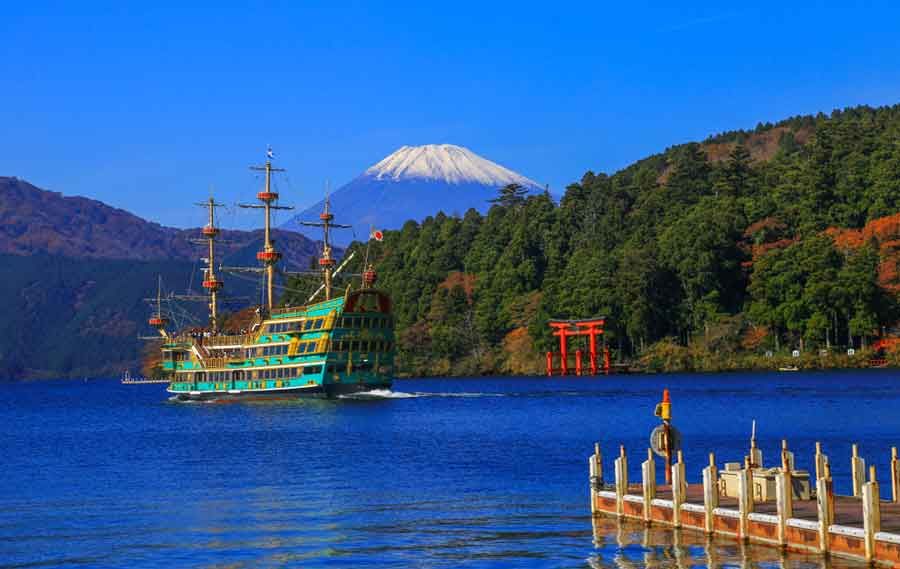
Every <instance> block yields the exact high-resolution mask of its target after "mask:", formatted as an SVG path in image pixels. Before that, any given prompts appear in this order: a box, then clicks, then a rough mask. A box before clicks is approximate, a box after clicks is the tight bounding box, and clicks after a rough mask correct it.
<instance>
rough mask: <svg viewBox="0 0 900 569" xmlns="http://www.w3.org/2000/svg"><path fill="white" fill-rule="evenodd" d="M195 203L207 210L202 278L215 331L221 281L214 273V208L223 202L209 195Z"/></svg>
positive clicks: (215, 236) (222, 205) (211, 326)
mask: <svg viewBox="0 0 900 569" xmlns="http://www.w3.org/2000/svg"><path fill="white" fill-rule="evenodd" d="M195 205H198V206H200V207H205V208H206V209H207V210H208V212H209V218H208V221H207V223H206V225H205V226H204V227H203V230H202V233H203V237H204V238H205V239H206V241H207V244H208V247H209V250H208V255H209V256H208V258H207V260H206V264H207V269H206V277H205V278H204V279H203V288H205V289H206V290H207V291H209V326H210V330H211V331H212V332H215V331H216V330H217V328H218V321H219V319H218V316H219V300H218V294H219V291H220V290H221V289H222V284H223V283H222V281H221V280H220V279H219V278H218V277H217V275H216V248H215V242H216V238H217V237H218V236H219V233H220V231H219V228H218V227H216V215H215V213H216V208H217V207H224V206H225V204H221V203H217V202H216V201H215V200H214V199H213V197H212V195H210V196H209V199H208V200H207V201H205V202H200V203H197V204H195Z"/></svg>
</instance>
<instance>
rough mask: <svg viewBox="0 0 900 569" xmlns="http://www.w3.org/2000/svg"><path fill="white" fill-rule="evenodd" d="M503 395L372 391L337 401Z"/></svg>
mask: <svg viewBox="0 0 900 569" xmlns="http://www.w3.org/2000/svg"><path fill="white" fill-rule="evenodd" d="M504 395H505V394H504V393H467V392H446V393H433V392H427V391H415V392H413V393H407V392H404V391H392V390H390V389H373V390H372V391H360V392H359V393H347V394H344V395H339V396H338V399H418V398H421V397H503V396H504Z"/></svg>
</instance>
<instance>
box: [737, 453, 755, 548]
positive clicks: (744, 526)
mask: <svg viewBox="0 0 900 569" xmlns="http://www.w3.org/2000/svg"><path fill="white" fill-rule="evenodd" d="M752 477H753V469H752V468H751V467H750V457H749V456H748V457H746V459H745V460H744V468H742V469H741V470H740V471H738V496H737V499H738V512H739V513H740V538H741V540H743V541H746V540H747V534H748V522H749V519H748V518H747V516H748V515H750V512H752V511H753V488H752V486H751V480H752Z"/></svg>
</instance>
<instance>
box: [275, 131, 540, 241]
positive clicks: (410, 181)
mask: <svg viewBox="0 0 900 569" xmlns="http://www.w3.org/2000/svg"><path fill="white" fill-rule="evenodd" d="M507 184H519V185H520V186H523V187H524V188H526V189H527V190H529V191H531V192H539V191H541V187H540V186H539V185H538V184H537V183H536V182H534V181H532V180H530V179H528V178H526V177H525V176H522V175H521V174H517V173H516V172H513V171H512V170H509V169H507V168H504V167H503V166H500V165H499V164H495V163H494V162H491V161H490V160H487V159H485V158H482V157H481V156H478V155H477V154H475V153H474V152H472V151H471V150H469V149H467V148H463V147H461V146H454V145H451V144H429V145H425V146H404V147H402V148H400V149H399V150H397V151H396V152H394V153H393V154H391V155H390V156H388V157H387V158H385V159H383V160H381V161H380V162H378V163H377V164H375V165H374V166H372V167H370V168H369V169H367V170H366V171H365V172H364V173H363V174H361V175H360V176H358V177H357V178H355V179H354V180H352V181H351V182H349V183H348V184H346V185H344V186H342V187H341V188H339V189H338V190H337V191H335V192H334V193H333V194H332V195H331V206H332V210H333V211H334V213H335V215H336V216H337V219H336V221H337V222H339V223H346V224H350V225H353V231H352V232H351V231H344V232H336V236H335V239H336V242H337V243H340V244H347V243H349V242H350V241H353V240H354V238H356V239H360V240H363V239H366V238H368V235H369V230H370V228H371V227H375V228H377V229H398V228H400V227H401V226H402V225H403V224H404V223H405V222H406V221H408V220H410V219H413V220H416V221H421V220H423V219H425V218H426V217H428V216H429V215H434V214H436V213H437V212H438V211H444V212H447V213H458V214H460V215H462V214H464V213H465V212H466V211H467V210H469V209H475V210H477V211H480V212H486V211H487V209H488V208H489V207H490V205H491V204H490V202H489V200H491V199H492V198H494V197H496V196H497V190H498V189H499V188H501V187H503V186H505V185H507ZM323 205H324V200H323V201H322V202H319V203H317V204H315V205H314V206H312V207H310V208H309V209H307V210H305V211H303V212H301V213H300V214H299V215H297V216H295V217H293V218H291V220H290V221H288V222H287V223H285V224H284V225H282V228H284V229H290V230H294V231H301V232H305V233H306V234H307V235H315V234H314V233H309V231H308V230H307V229H305V228H304V227H303V226H301V225H300V223H299V222H300V221H303V220H312V221H314V220H317V219H318V216H319V213H321V211H322V207H323Z"/></svg>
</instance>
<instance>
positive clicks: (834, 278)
mask: <svg viewBox="0 0 900 569" xmlns="http://www.w3.org/2000/svg"><path fill="white" fill-rule="evenodd" d="M898 211H900V106H894V107H885V108H870V107H858V108H852V109H846V110H842V111H835V112H834V113H832V114H831V115H830V116H827V115H822V114H820V115H818V116H804V117H796V118H791V119H788V120H785V121H782V122H780V123H777V124H761V125H759V126H757V128H756V129H755V130H753V131H735V132H728V133H725V134H722V135H718V136H715V137H712V138H709V139H707V140H705V141H703V142H702V143H690V144H684V145H679V146H675V147H672V148H669V149H667V150H666V151H665V152H663V153H661V154H657V155H654V156H651V157H649V158H646V159H644V160H641V161H639V162H637V163H635V164H633V165H631V166H629V167H627V168H625V169H623V170H621V171H619V172H617V173H615V174H613V175H606V174H595V173H594V172H587V173H585V174H584V175H583V176H582V177H581V180H580V181H579V182H577V183H573V184H571V185H570V186H568V187H567V188H566V191H565V195H564V196H562V197H561V199H560V200H559V202H558V203H557V202H556V201H555V200H554V199H553V197H552V196H551V195H550V194H549V193H544V194H540V195H527V194H526V193H525V192H524V191H523V190H522V189H521V188H517V187H515V186H509V187H506V188H503V189H502V190H501V191H500V192H499V194H498V196H497V199H496V200H495V202H494V205H493V207H492V208H491V209H490V211H489V212H488V213H487V214H486V215H484V216H483V215H480V214H479V213H477V212H476V211H474V210H470V211H468V212H465V213H462V214H461V212H447V213H446V214H445V213H440V214H438V215H436V216H434V217H429V218H427V219H425V220H424V221H422V222H421V223H416V222H414V221H409V222H407V223H406V224H405V225H404V226H403V228H402V229H400V230H398V231H388V232H386V235H385V239H384V241H383V242H381V243H376V242H373V243H370V244H368V245H366V244H361V243H355V244H353V245H352V246H351V248H355V249H357V250H358V251H359V254H358V255H357V259H356V261H357V264H358V265H359V264H360V263H361V262H362V260H363V259H365V258H366V255H367V254H368V257H369V258H370V260H375V261H376V266H377V268H378V272H379V286H380V287H382V288H384V289H386V290H388V291H389V292H390V293H391V294H392V295H393V298H394V302H395V310H396V318H397V329H398V334H399V338H400V341H399V345H400V350H401V352H400V365H401V369H402V370H404V372H405V373H410V374H424V375H433V374H477V373H497V372H506V373H532V372H539V371H540V370H541V369H542V368H543V356H542V354H543V353H544V352H545V351H546V350H548V349H554V342H553V338H552V337H551V336H550V335H549V330H548V328H547V325H546V323H547V320H548V319H549V318H551V317H552V318H585V317H592V316H597V315H605V316H606V317H607V318H608V324H607V333H606V342H607V345H608V346H609V347H610V348H611V349H612V353H613V357H614V359H617V360H634V361H642V362H643V363H644V364H645V365H647V366H649V367H651V368H654V367H656V368H664V369H723V368H728V367H741V366H744V365H746V361H747V360H746V358H748V357H761V355H762V354H765V353H766V352H771V354H772V355H774V356H775V357H778V356H779V355H781V354H785V353H789V352H790V351H792V350H801V351H802V352H803V353H804V354H806V353H816V354H817V356H818V355H819V354H821V353H823V352H822V350H830V351H832V352H834V353H837V352H838V351H840V352H841V353H846V352H845V349H846V348H847V347H850V346H853V347H855V348H857V349H860V348H865V347H866V346H867V345H868V343H869V342H871V341H872V339H873V338H875V337H876V336H879V335H881V334H883V333H884V332H885V331H886V329H887V328H889V327H890V326H891V325H892V324H893V323H894V322H895V321H896V320H897V319H898V308H897V302H896V292H897V290H898V289H897V286H896V285H897V283H896V282H894V279H895V277H896V275H897V257H896V256H894V254H893V253H894V245H896V244H900V229H898V227H900V222H898V216H897V213H898ZM367 247H369V248H370V249H369V250H368V251H366V248H367ZM357 269H359V266H357ZM741 358H744V359H743V360H742V359H741Z"/></svg>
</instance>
